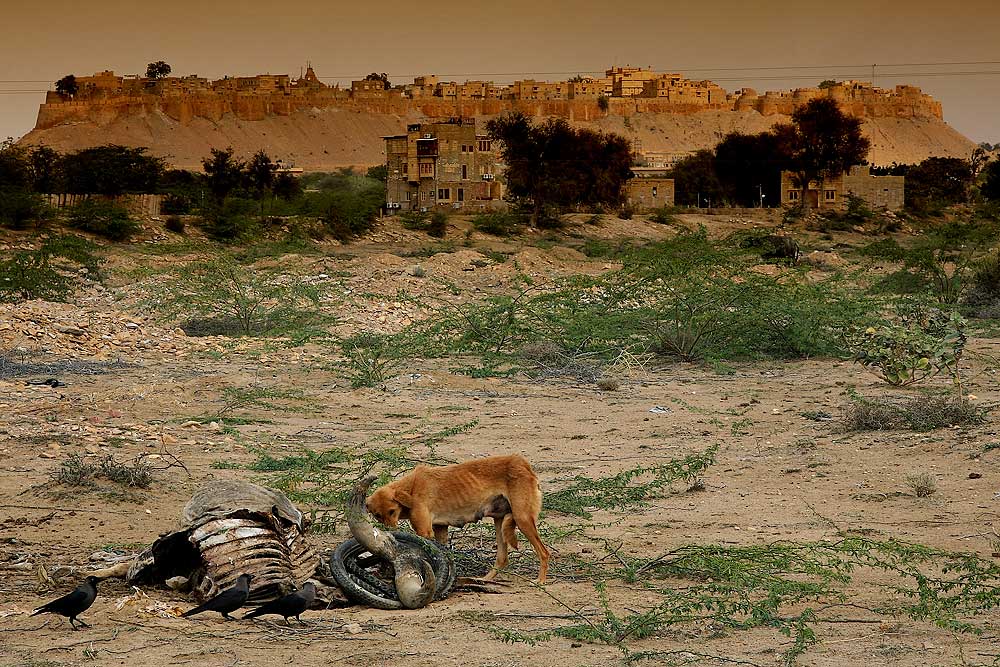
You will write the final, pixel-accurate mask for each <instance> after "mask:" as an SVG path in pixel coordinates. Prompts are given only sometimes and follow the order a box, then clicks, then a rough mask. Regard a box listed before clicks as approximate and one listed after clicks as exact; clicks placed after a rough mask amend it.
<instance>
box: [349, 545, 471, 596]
mask: <svg viewBox="0 0 1000 667" xmlns="http://www.w3.org/2000/svg"><path fill="white" fill-rule="evenodd" d="M392 534H393V536H394V537H395V538H396V541H397V542H399V544H400V547H401V548H403V549H408V550H419V551H420V555H421V556H422V557H423V558H424V560H426V561H427V562H428V563H429V564H430V566H431V569H432V570H434V582H435V586H434V599H435V600H443V599H444V598H446V597H448V595H449V594H450V593H451V590H452V588H454V587H455V579H456V578H457V572H456V570H455V562H454V561H453V560H452V557H451V554H450V553H448V552H447V551H446V550H445V549H443V548H442V547H441V545H439V544H438V543H437V542H432V541H431V540H427V539H424V538H423V537H420V536H419V535H414V534H413V533H404V532H401V531H393V532H392ZM366 554H368V549H366V548H365V547H364V546H362V544H361V543H360V542H358V541H357V540H356V539H354V538H353V537H352V538H351V539H349V540H347V541H346V542H344V543H342V544H341V545H340V546H338V547H337V548H336V549H335V550H334V552H333V555H332V556H330V572H331V573H332V574H333V578H334V579H336V581H337V584H338V585H339V586H340V588H341V590H342V591H344V595H346V596H347V597H348V599H350V600H352V601H353V602H357V603H359V604H363V605H367V606H369V607H375V608H377V609H402V607H403V605H402V603H400V601H399V595H398V594H397V593H396V586H395V584H393V582H392V581H386V580H384V579H380V578H379V577H377V576H375V574H374V573H372V572H371V571H369V570H368V569H367V568H366V566H365V565H363V564H362V563H359V561H368V560H369V558H364V556H365V555H366Z"/></svg>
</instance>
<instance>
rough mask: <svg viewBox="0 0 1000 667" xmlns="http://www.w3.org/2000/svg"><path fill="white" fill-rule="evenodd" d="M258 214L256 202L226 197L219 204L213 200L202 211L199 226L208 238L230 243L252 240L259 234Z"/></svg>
mask: <svg viewBox="0 0 1000 667" xmlns="http://www.w3.org/2000/svg"><path fill="white" fill-rule="evenodd" d="M258 213H259V206H258V204H257V202H255V201H253V200H251V199H242V198H239V197H227V198H226V199H224V200H223V201H222V202H221V203H218V202H216V201H214V200H213V201H211V202H210V203H209V204H207V205H206V206H205V207H204V208H203V209H202V219H201V224H202V227H203V228H204V230H205V233H206V234H208V236H209V237H211V238H213V239H215V240H216V241H222V242H223V243H231V242H233V241H238V240H241V239H242V240H246V239H250V238H253V237H254V236H256V235H258V234H259V233H260V220H259V218H258Z"/></svg>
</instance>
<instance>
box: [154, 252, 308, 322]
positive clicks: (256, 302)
mask: <svg viewBox="0 0 1000 667" xmlns="http://www.w3.org/2000/svg"><path fill="white" fill-rule="evenodd" d="M155 289H156V292H157V293H156V295H155V299H154V301H155V303H154V304H153V305H154V307H155V308H156V310H157V311H158V312H159V313H160V314H161V315H164V316H165V317H167V318H169V319H175V320H176V319H179V318H184V317H187V318H201V319H197V320H191V319H189V320H187V321H186V322H185V327H184V328H185V329H186V330H188V329H190V331H191V335H195V334H199V333H201V334H223V335H225V334H232V335H246V336H255V335H281V334H284V333H287V332H289V331H290V330H292V329H293V328H302V327H304V326H308V325H310V324H321V323H323V321H322V318H320V317H319V315H318V314H317V311H316V307H317V304H318V302H319V297H320V294H319V292H318V291H317V289H316V288H315V287H312V286H310V285H306V284H303V283H302V282H301V281H299V280H297V279H294V278H293V279H292V280H288V276H287V274H282V273H280V272H278V271H275V270H264V269H258V268H253V267H249V266H244V265H243V264H240V263H239V262H238V261H236V259H235V258H233V257H232V256H231V255H228V254H222V255H219V256H218V257H215V258H214V259H211V260H208V261H204V262H192V263H191V264H188V265H186V266H183V267H181V269H180V270H179V275H177V277H175V278H172V279H170V280H167V281H164V282H161V283H157V286H156V288H155Z"/></svg>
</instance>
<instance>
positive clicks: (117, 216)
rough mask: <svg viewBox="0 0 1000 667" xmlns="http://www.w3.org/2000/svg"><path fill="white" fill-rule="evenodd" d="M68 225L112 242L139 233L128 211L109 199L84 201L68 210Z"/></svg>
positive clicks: (137, 225) (136, 224) (137, 226)
mask: <svg viewBox="0 0 1000 667" xmlns="http://www.w3.org/2000/svg"><path fill="white" fill-rule="evenodd" d="M69 223H70V224H71V225H72V226H73V227H76V228H77V229H82V230H83V231H85V232H90V233H91V234H96V235H97V236H103V237H104V238H106V239H110V240H112V241H124V240H126V239H128V238H129V237H131V236H132V235H133V234H135V233H136V232H138V231H139V224H138V223H137V222H136V221H135V220H133V219H132V217H131V216H130V215H129V212H128V209H126V208H125V207H124V206H122V205H120V204H118V203H117V202H115V201H113V200H110V199H100V198H90V199H84V200H83V201H81V202H80V203H79V204H77V205H76V206H74V207H73V208H71V209H70V212H69Z"/></svg>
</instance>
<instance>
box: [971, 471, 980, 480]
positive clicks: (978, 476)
mask: <svg viewBox="0 0 1000 667" xmlns="http://www.w3.org/2000/svg"><path fill="white" fill-rule="evenodd" d="M982 477H983V475H982V473H978V472H970V473H969V479H982Z"/></svg>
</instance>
